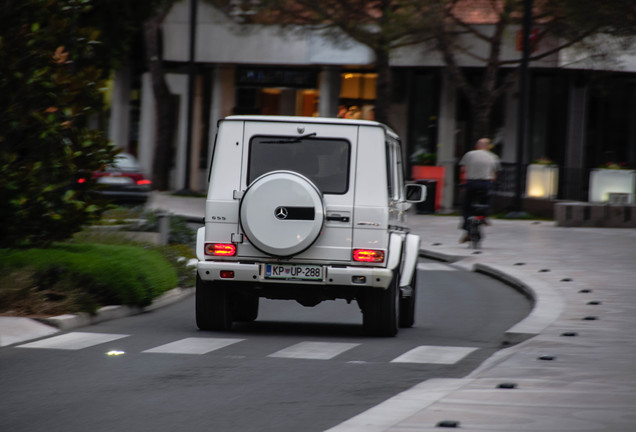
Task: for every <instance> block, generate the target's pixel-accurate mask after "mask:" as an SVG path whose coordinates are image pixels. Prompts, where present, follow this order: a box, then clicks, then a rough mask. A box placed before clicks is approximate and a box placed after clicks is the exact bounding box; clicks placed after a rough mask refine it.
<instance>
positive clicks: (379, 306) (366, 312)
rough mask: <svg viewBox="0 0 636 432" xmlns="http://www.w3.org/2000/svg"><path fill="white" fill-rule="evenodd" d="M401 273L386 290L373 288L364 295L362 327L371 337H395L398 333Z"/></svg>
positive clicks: (396, 275)
mask: <svg viewBox="0 0 636 432" xmlns="http://www.w3.org/2000/svg"><path fill="white" fill-rule="evenodd" d="M399 281H400V275H399V272H397V271H396V272H394V274H393V279H392V280H391V283H390V284H389V286H388V287H387V288H386V289H377V288H372V289H370V290H369V291H368V292H366V293H365V294H364V301H363V304H364V307H363V308H362V326H363V328H364V331H365V333H366V334H367V335H369V336H382V337H393V336H395V335H396V334H397V332H398V316H399V311H398V308H399V296H400V289H399V287H398V285H399Z"/></svg>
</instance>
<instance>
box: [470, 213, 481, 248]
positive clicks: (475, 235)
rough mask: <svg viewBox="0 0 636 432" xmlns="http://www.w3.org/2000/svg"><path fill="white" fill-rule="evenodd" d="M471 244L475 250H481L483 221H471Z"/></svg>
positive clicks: (474, 219)
mask: <svg viewBox="0 0 636 432" xmlns="http://www.w3.org/2000/svg"><path fill="white" fill-rule="evenodd" d="M469 236H470V243H471V246H472V248H473V249H479V247H480V243H481V221H480V220H479V219H476V218H473V219H472V220H471V221H470V232H469Z"/></svg>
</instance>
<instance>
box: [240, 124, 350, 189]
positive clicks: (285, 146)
mask: <svg viewBox="0 0 636 432" xmlns="http://www.w3.org/2000/svg"><path fill="white" fill-rule="evenodd" d="M350 153H351V146H350V144H349V142H348V141H347V140H344V139H335V138H315V137H303V138H300V139H298V138H296V137H281V136H255V137H253V138H252V140H251V142H250V155H249V166H248V184H250V183H252V182H253V181H254V180H256V179H257V178H258V177H260V176H261V175H263V174H265V173H267V172H270V171H277V170H289V171H296V172H297V173H300V174H302V175H304V176H305V177H308V178H309V179H310V180H311V181H313V182H314V184H315V185H316V186H317V187H318V189H320V191H321V192H322V193H327V194H344V193H346V192H347V190H348V189H349V159H350Z"/></svg>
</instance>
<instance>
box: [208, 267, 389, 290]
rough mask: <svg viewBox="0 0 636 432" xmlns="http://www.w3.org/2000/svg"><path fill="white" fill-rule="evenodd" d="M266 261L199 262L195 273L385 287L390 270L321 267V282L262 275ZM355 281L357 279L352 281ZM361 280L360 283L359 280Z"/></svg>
mask: <svg viewBox="0 0 636 432" xmlns="http://www.w3.org/2000/svg"><path fill="white" fill-rule="evenodd" d="M264 267H265V264H261V263H256V264H243V263H236V262H230V261H223V262H221V261H199V263H198V265H197V272H198V274H199V277H200V278H201V279H202V280H204V281H210V282H211V281H224V282H251V283H259V284H263V285H265V284H278V285H280V284H290V285H306V286H348V287H352V288H384V289H385V288H387V287H388V286H389V284H390V283H391V279H392V277H393V271H392V270H390V269H387V268H381V267H356V266H346V267H334V266H329V265H327V266H323V269H324V272H323V274H324V278H323V280H322V281H303V280H295V279H292V280H282V279H267V278H265V270H264ZM228 270H229V271H233V272H234V277H233V278H231V279H227V278H221V271H228ZM354 280H356V281H357V282H354ZM361 280H363V282H360V281H361Z"/></svg>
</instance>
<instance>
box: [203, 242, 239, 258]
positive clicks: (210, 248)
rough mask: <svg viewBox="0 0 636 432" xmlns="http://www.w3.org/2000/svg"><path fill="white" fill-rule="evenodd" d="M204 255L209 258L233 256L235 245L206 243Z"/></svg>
mask: <svg viewBox="0 0 636 432" xmlns="http://www.w3.org/2000/svg"><path fill="white" fill-rule="evenodd" d="M204 252H205V254H206V255H211V256H234V255H236V245H235V244H232V243H206V244H205V251H204Z"/></svg>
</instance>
